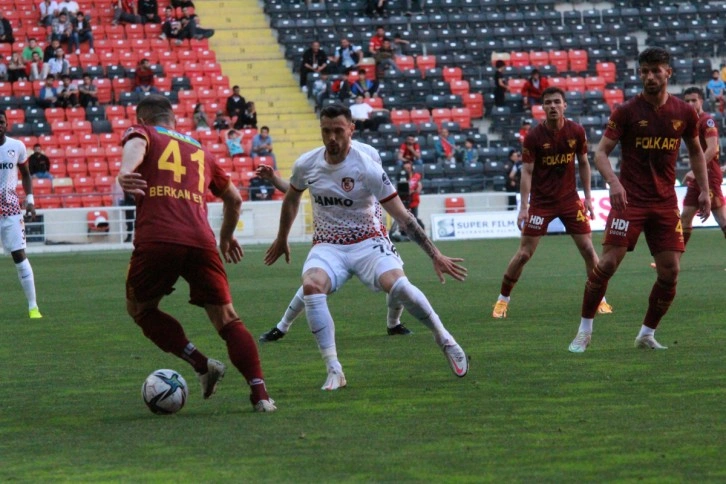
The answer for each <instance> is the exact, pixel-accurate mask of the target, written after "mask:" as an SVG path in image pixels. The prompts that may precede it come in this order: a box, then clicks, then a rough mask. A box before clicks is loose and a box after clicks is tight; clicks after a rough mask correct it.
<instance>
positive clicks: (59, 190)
mask: <svg viewBox="0 0 726 484" xmlns="http://www.w3.org/2000/svg"><path fill="white" fill-rule="evenodd" d="M53 193H54V194H56V195H67V194H69V193H73V179H72V178H70V177H59V178H53Z"/></svg>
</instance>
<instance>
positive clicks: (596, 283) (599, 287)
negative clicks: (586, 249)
mask: <svg viewBox="0 0 726 484" xmlns="http://www.w3.org/2000/svg"><path fill="white" fill-rule="evenodd" d="M611 277H613V275H612V273H608V272H605V271H603V270H602V269H600V267H599V266H595V268H594V269H593V270H592V272H591V273H590V274H589V275H588V276H587V282H586V283H585V294H584V295H583V297H582V317H583V318H587V319H593V318H594V317H595V313H596V312H597V307H598V306H599V305H600V301H602V298H603V297H605V292H606V291H607V289H608V281H609V280H610V278H611Z"/></svg>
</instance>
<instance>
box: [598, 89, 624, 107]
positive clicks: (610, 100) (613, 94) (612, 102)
mask: <svg viewBox="0 0 726 484" xmlns="http://www.w3.org/2000/svg"><path fill="white" fill-rule="evenodd" d="M603 98H604V99H605V102H606V103H607V105H608V106H610V109H613V108H614V107H615V106H617V105H618V104H622V103H623V101H625V95H624V94H623V91H622V89H606V90H605V91H604V92H603Z"/></svg>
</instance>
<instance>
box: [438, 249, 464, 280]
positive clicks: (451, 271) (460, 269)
mask: <svg viewBox="0 0 726 484" xmlns="http://www.w3.org/2000/svg"><path fill="white" fill-rule="evenodd" d="M463 261H464V259H461V258H459V257H448V256H445V255H443V254H439V255H437V256H436V257H434V270H435V271H436V275H438V276H439V281H440V282H441V284H446V278H445V277H444V274H448V275H450V276H451V277H453V278H454V279H456V280H457V281H464V280H465V279H466V274H467V270H466V267H464V266H461V265H459V264H457V262H463Z"/></svg>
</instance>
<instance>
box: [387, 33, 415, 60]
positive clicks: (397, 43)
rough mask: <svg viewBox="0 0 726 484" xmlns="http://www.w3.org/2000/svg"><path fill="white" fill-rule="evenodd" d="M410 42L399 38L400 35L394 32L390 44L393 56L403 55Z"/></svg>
mask: <svg viewBox="0 0 726 484" xmlns="http://www.w3.org/2000/svg"><path fill="white" fill-rule="evenodd" d="M410 43H411V42H409V41H408V40H406V39H404V38H403V37H401V34H400V33H398V32H396V33H395V34H393V42H392V43H391V47H392V48H393V53H394V55H403V54H404V52H403V49H404V48H408V45H409V44H410Z"/></svg>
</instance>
